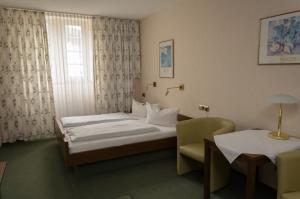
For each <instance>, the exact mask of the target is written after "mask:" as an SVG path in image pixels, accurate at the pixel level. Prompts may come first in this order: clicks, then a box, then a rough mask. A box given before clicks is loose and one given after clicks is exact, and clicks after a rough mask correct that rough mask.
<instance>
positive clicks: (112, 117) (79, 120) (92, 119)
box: [61, 112, 135, 128]
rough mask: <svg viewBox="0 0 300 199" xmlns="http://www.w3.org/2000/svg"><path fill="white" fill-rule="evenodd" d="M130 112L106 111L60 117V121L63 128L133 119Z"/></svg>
mask: <svg viewBox="0 0 300 199" xmlns="http://www.w3.org/2000/svg"><path fill="white" fill-rule="evenodd" d="M134 119H135V118H133V117H132V116H131V115H130V114H126V113H121V112H119V113H108V114H101V115H87V116H76V117H62V118H61V123H62V125H63V127H64V128H70V127H77V126H83V125H90V124H98V123H106V122H115V121H122V120H134Z"/></svg>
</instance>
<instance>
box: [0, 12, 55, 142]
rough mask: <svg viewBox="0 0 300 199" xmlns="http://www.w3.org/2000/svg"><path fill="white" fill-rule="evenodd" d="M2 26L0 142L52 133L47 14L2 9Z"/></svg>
mask: <svg viewBox="0 0 300 199" xmlns="http://www.w3.org/2000/svg"><path fill="white" fill-rule="evenodd" d="M0 27H1V28H0V71H1V73H0V107H1V108H0V145H1V143H5V142H14V141H16V140H19V139H20V140H32V139H36V138H43V137H49V136H52V135H53V133H54V129H53V117H54V103H53V93H52V83H51V72H50V66H49V61H48V45H47V34H46V23H45V16H44V13H41V12H32V11H26V10H15V9H5V8H1V9H0Z"/></svg>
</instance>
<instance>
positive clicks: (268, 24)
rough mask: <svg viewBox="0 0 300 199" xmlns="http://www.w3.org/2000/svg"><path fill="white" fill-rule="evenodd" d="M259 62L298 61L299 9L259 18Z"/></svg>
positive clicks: (289, 62) (299, 47)
mask: <svg viewBox="0 0 300 199" xmlns="http://www.w3.org/2000/svg"><path fill="white" fill-rule="evenodd" d="M258 60H259V61H258V63H259V64H299V63H300V11H297V12H291V13H285V14H281V15H276V16H272V17H268V18H263V19H261V22H260V42H259V58H258Z"/></svg>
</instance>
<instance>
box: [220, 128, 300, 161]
mask: <svg viewBox="0 0 300 199" xmlns="http://www.w3.org/2000/svg"><path fill="white" fill-rule="evenodd" d="M269 133H270V131H267V130H244V131H238V132H234V133H227V134H222V135H216V136H214V138H215V143H216V145H217V147H218V148H219V149H220V150H221V152H222V153H223V154H224V156H225V157H226V158H227V160H228V161H229V162H230V163H232V162H233V161H234V160H235V159H236V158H237V157H238V156H239V155H240V154H243V153H247V154H261V155H265V156H267V157H268V158H270V160H271V161H272V162H273V163H274V164H276V156H277V154H279V153H282V152H287V151H292V150H296V149H300V139H297V138H292V137H291V138H290V139H289V140H275V139H271V138H269V137H268V134H269Z"/></svg>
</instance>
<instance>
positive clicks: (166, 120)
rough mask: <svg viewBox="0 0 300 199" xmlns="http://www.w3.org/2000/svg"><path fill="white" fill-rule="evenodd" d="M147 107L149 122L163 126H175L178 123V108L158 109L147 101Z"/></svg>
mask: <svg viewBox="0 0 300 199" xmlns="http://www.w3.org/2000/svg"><path fill="white" fill-rule="evenodd" d="M146 108H147V120H146V121H147V123H149V124H156V125H161V126H170V127H175V126H176V124H177V114H178V109H177V108H165V109H162V110H160V109H157V108H153V107H151V105H150V104H149V103H146Z"/></svg>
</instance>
